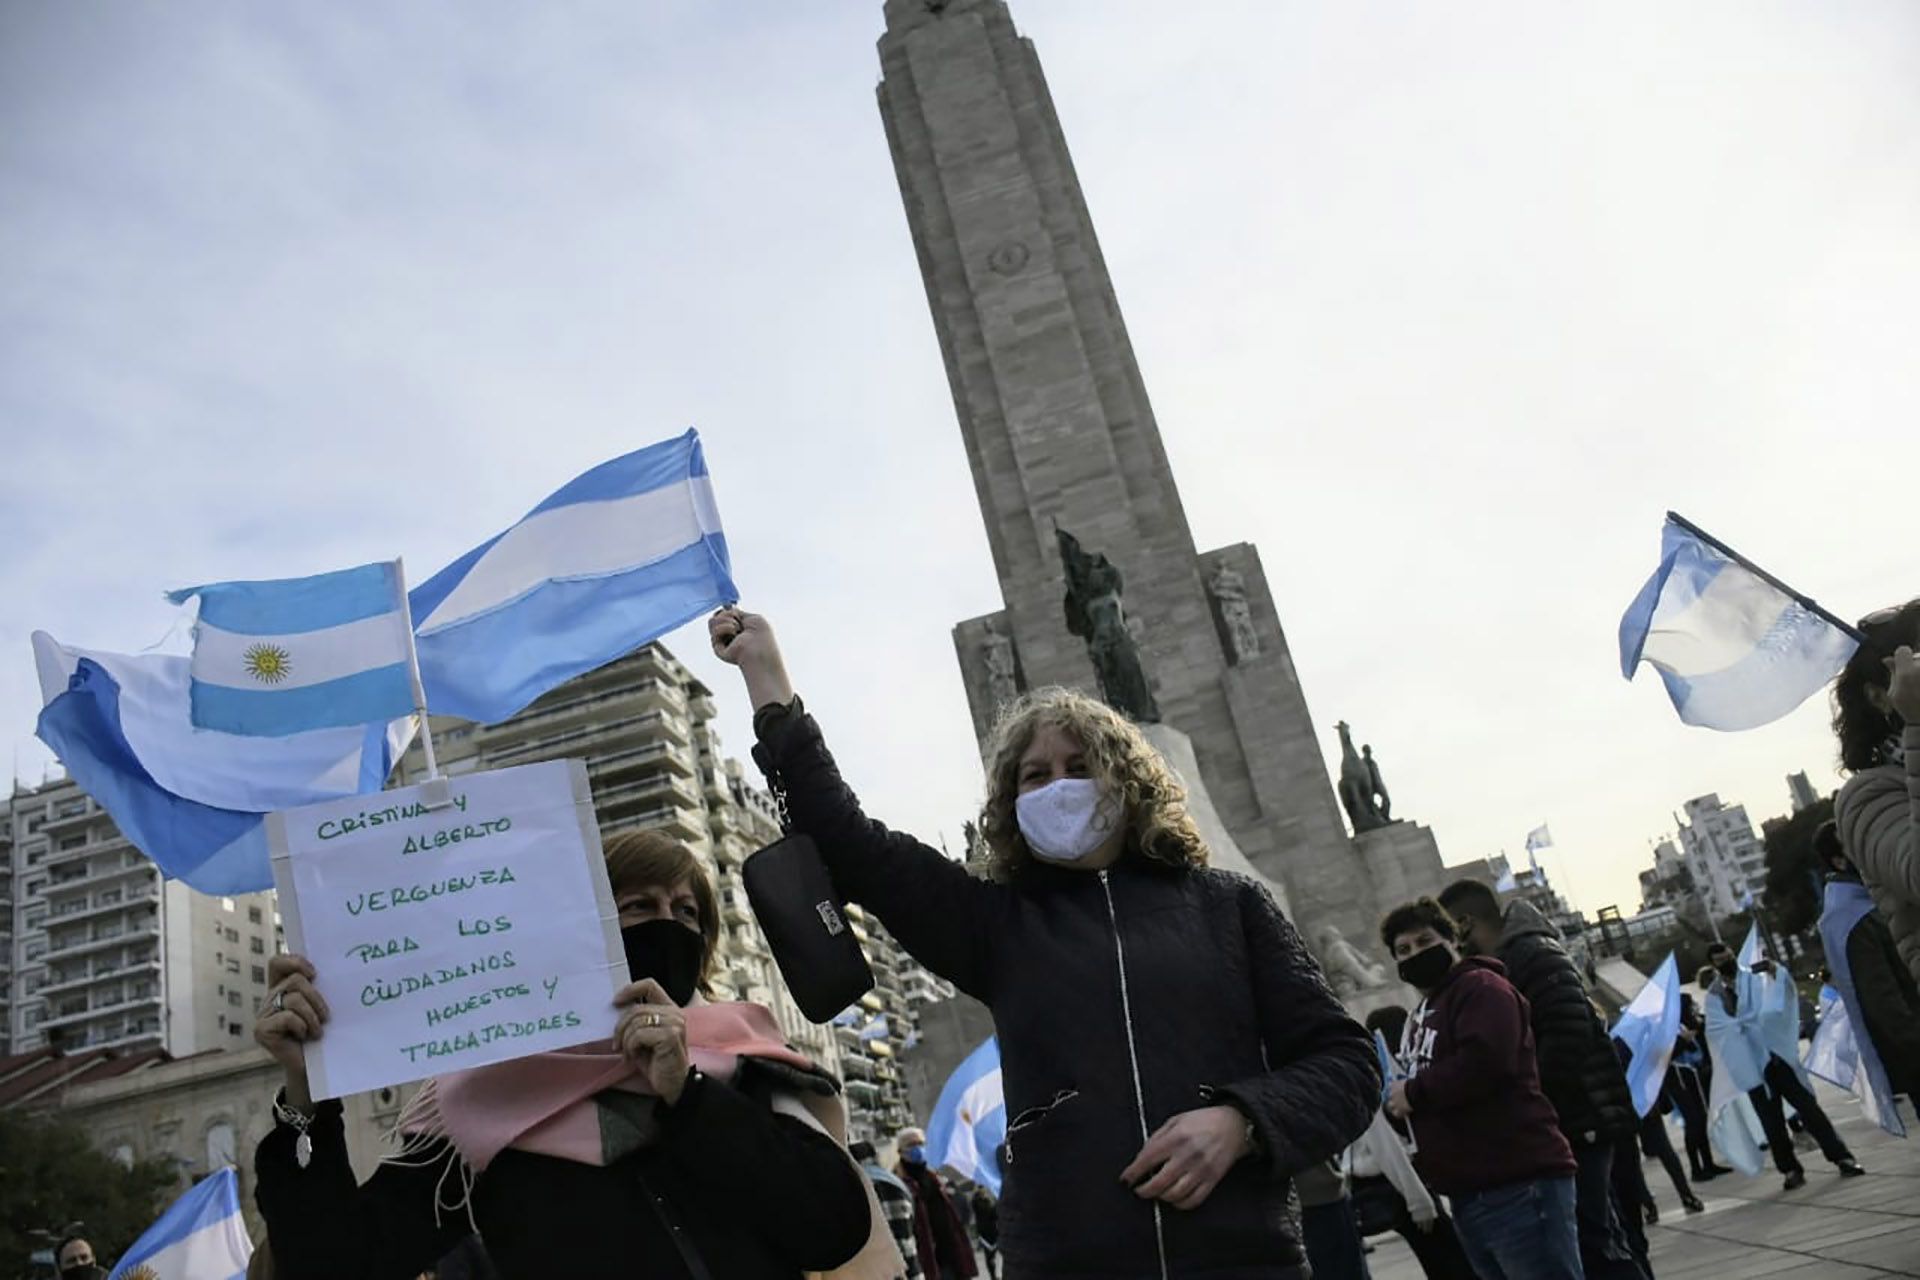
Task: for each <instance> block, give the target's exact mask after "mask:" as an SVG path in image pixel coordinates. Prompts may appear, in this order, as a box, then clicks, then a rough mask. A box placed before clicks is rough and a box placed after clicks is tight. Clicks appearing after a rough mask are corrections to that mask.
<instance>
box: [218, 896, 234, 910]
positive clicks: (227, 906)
mask: <svg viewBox="0 0 1920 1280" xmlns="http://www.w3.org/2000/svg"><path fill="white" fill-rule="evenodd" d="M220 909H221V910H222V911H232V910H233V899H232V898H222V899H220Z"/></svg>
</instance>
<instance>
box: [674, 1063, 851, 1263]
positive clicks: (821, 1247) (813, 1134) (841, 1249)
mask: <svg viewBox="0 0 1920 1280" xmlns="http://www.w3.org/2000/svg"><path fill="white" fill-rule="evenodd" d="M661 1141H662V1143H663V1144H665V1149H666V1151H667V1152H668V1154H669V1156H670V1158H671V1159H672V1160H673V1161H674V1162H675V1163H676V1164H678V1165H679V1166H680V1168H681V1169H682V1170H684V1171H685V1172H686V1174H687V1176H688V1177H689V1178H690V1179H691V1180H693V1181H694V1182H697V1183H699V1184H700V1185H702V1186H704V1187H706V1188H708V1190H709V1191H710V1192H711V1194H712V1197H713V1200H714V1202H715V1203H720V1204H732V1205H736V1206H737V1207H738V1212H739V1214H740V1218H741V1225H742V1227H743V1228H745V1229H747V1230H750V1231H752V1232H754V1233H755V1234H756V1235H758V1236H759V1237H760V1239H761V1240H763V1241H765V1242H766V1243H767V1244H768V1245H769V1246H770V1247H771V1248H772V1249H773V1250H774V1251H775V1252H777V1253H778V1254H779V1255H780V1256H781V1257H782V1258H783V1259H785V1260H786V1261H787V1262H788V1263H789V1264H790V1265H791V1266H792V1267H793V1268H794V1269H795V1270H797V1271H830V1270H832V1269H833V1268H835V1267H837V1266H839V1265H840V1264H841V1263H843V1262H846V1261H848V1260H849V1259H851V1258H852V1257H853V1256H854V1255H855V1254H857V1253H859V1252H860V1250H861V1248H862V1247H863V1246H865V1244H866V1243H867V1237H868V1236H869V1234H870V1233H871V1232H872V1229H873V1218H872V1211H871V1209H870V1208H869V1206H868V1202H867V1188H866V1175H865V1174H864V1173H862V1172H861V1171H860V1170H859V1169H858V1168H857V1167H856V1166H855V1165H854V1163H853V1158H852V1157H851V1156H849V1155H848V1154H847V1153H846V1151H845V1150H844V1149H843V1148H842V1147H841V1146H840V1144H839V1143H837V1142H835V1141H834V1140H833V1139H832V1138H830V1137H828V1136H827V1135H826V1134H824V1133H822V1132H820V1131H819V1130H818V1129H815V1128H813V1127H812V1126H810V1125H808V1124H807V1123H806V1122H805V1121H803V1120H800V1119H798V1118H796V1117H793V1116H784V1115H779V1114H776V1113H775V1112H773V1111H771V1110H769V1109H768V1107H767V1105H766V1103H765V1102H764V1101H760V1100H756V1099H754V1098H750V1097H748V1096H747V1095H746V1094H744V1093H742V1092H741V1091H739V1090H737V1089H732V1088H729V1087H728V1086H726V1085H724V1084H721V1083H719V1082H718V1081H714V1080H710V1079H708V1078H707V1077H705V1076H697V1077H695V1079H694V1080H693V1081H692V1082H691V1083H690V1084H689V1085H688V1086H687V1089H686V1091H685V1092H684V1093H683V1094H682V1095H681V1097H680V1101H679V1102H678V1103H676V1104H675V1105H674V1106H673V1107H672V1108H670V1109H667V1110H665V1111H663V1112H662V1121H661Z"/></svg>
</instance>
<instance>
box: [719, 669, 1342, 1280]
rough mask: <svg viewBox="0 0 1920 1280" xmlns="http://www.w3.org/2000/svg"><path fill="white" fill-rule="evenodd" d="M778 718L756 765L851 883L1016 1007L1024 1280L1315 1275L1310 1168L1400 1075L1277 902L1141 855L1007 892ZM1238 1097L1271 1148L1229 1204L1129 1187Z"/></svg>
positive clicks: (1033, 872) (960, 973)
mask: <svg viewBox="0 0 1920 1280" xmlns="http://www.w3.org/2000/svg"><path fill="white" fill-rule="evenodd" d="M756 727H757V730H758V733H759V736H760V746H759V747H758V748H757V749H756V750H755V753H754V754H755V758H756V759H757V760H759V762H760V764H761V766H762V768H763V769H765V770H766V771H767V773H768V776H769V779H770V780H771V781H773V782H774V783H775V785H776V786H777V787H779V788H781V789H783V790H784V791H785V794H786V797H787V805H788V809H789V812H790V814H791V817H792V821H793V825H794V827H795V828H796V829H798V830H801V831H805V832H807V833H808V834H810V835H812V836H813V837H814V840H815V841H816V843H817V844H818V845H819V847H820V850H821V853H822V854H823V855H824V857H825V858H826V860H827V862H828V865H829V867H830V868H831V870H832V872H833V875H834V878H835V882H836V885H837V887H838V888H839V890H840V891H841V892H842V893H843V894H845V895H846V896H847V897H848V898H849V899H851V900H853V901H856V902H859V903H861V904H863V905H864V906H866V907H868V908H869V909H870V910H872V911H873V912H874V913H875V914H877V915H878V916H879V917H880V919H881V921H882V922H884V923H885V924H886V926H887V928H888V929H889V930H891V931H892V933H893V934H894V936H895V937H897V938H898V939H899V940H900V942H901V943H902V944H903V945H905V947H906V948H907V950H908V951H910V952H912V953H913V955H914V956H915V958H917V959H918V960H919V961H920V962H921V963H922V964H924V965H926V966H927V967H928V968H929V969H932V970H933V971H934V972H935V973H938V974H941V975H942V976H944V977H946V978H948V979H950V980H952V981H953V982H954V983H955V985H957V986H959V987H960V988H961V989H962V990H964V991H966V992H968V993H969V994H972V995H974V996H977V997H979V998H980V999H981V1000H983V1001H985V1002H986V1003H987V1004H988V1005H989V1006H990V1007H991V1008H992V1010H993V1018H994V1026H995V1028H996V1030H997V1031H998V1033H999V1038H1000V1057H1001V1068H1002V1071H1003V1078H1004V1086H1005V1093H1006V1103H1007V1115H1008V1117H1009V1121H1008V1133H1007V1152H1006V1161H1007V1164H1006V1170H1005V1171H1006V1174H1007V1181H1006V1187H1005V1196H1004V1198H1003V1199H1002V1200H1001V1202H1000V1249H1001V1255H1002V1257H1003V1258H1005V1260H1006V1264H1007V1276H1008V1277H1009V1280H1020V1278H1021V1277H1028V1276H1042V1275H1043V1276H1049V1277H1094V1276H1098V1277H1102V1278H1103V1280H1123V1278H1127V1277H1149V1276H1193V1277H1208V1278H1209V1280H1240V1278H1243V1277H1244V1278H1245V1280H1254V1278H1255V1277H1258V1278H1259V1280H1287V1278H1288V1277H1297V1276H1300V1275H1302V1274H1303V1273H1304V1265H1303V1258H1304V1255H1303V1253H1302V1250H1301V1247H1300V1243H1299V1240H1300V1237H1299V1224H1298V1215H1297V1210H1296V1209H1295V1208H1294V1207H1293V1204H1292V1200H1293V1196H1292V1189H1291V1186H1290V1183H1289V1180H1290V1177H1291V1175H1293V1174H1294V1173H1296V1172H1298V1171H1300V1170H1302V1169H1305V1168H1306V1167H1308V1166H1309V1165H1313V1164H1315V1163H1317V1162H1319V1161H1322V1160H1325V1159H1326V1158H1328V1157H1329V1156H1332V1155H1334V1154H1336V1153H1337V1152H1339V1151H1340V1150H1341V1149H1342V1148H1344V1147H1346V1146H1347V1144H1349V1143H1350V1142H1352V1141H1353V1140H1354V1138H1356V1137H1358V1136H1359V1134H1360V1133H1361V1131H1362V1130H1364V1129H1365V1128H1366V1126H1367V1122H1368V1120H1369V1119H1370V1118H1371V1116H1372V1114H1373V1112H1374V1111H1375V1110H1376V1109H1377V1108H1378V1107H1379V1103H1380V1076H1379V1071H1378V1067H1377V1065H1376V1063H1375V1059H1374V1054H1373V1050H1372V1045H1371V1041H1370V1040H1369V1039H1368V1037H1367V1033H1366V1032H1365V1031H1364V1030H1362V1029H1361V1027H1360V1026H1359V1025H1358V1024H1357V1023H1355V1022H1354V1021H1353V1020H1352V1019H1351V1018H1349V1017H1348V1016H1347V1015H1346V1012H1345V1010H1343V1009H1342V1008H1341V1006H1340V1003H1339V1002H1338V1001H1337V1000H1336V999H1335V998H1334V996H1333V993H1332V991H1330V990H1329V989H1328V987H1327V984H1326V982H1325V980H1324V979H1323V978H1322V977H1321V975H1320V970H1319V968H1318V966H1317V965H1316V964H1315V963H1314V961H1313V958H1312V957H1311V956H1310V955H1309V954H1308V953H1307V950H1306V948H1305V947H1304V946H1303V945H1302V944H1301V941H1300V937H1299V934H1298V933H1296V932H1295V931H1294V928H1293V926H1292V925H1291V924H1290V923H1288V921H1287V919H1286V918H1285V917H1284V916H1283V915H1282V914H1281V912H1280V910H1279V908H1278V906H1276V905H1275V903H1274V901H1273V899H1272V897H1271V896H1270V895H1269V894H1268V893H1267V892H1266V891H1265V890H1264V889H1262V888H1261V887H1260V886H1258V885H1256V884H1255V883H1254V882H1252V881H1251V880H1248V879H1245V878H1244V877H1240V876H1235V875H1230V874H1227V873H1225V872H1219V871H1211V870H1176V869H1173V868H1169V867H1162V866H1160V865H1158V864H1155V863H1149V862H1146V861H1144V860H1137V859H1134V860H1123V861H1122V862H1121V863H1120V864H1119V865H1118V866H1116V867H1114V868H1113V869H1112V870H1111V871H1107V872H1100V873H1093V872H1087V871H1073V870H1065V869H1061V868H1057V867H1048V866H1044V865H1035V866H1033V867H1031V868H1029V869H1028V870H1027V871H1025V872H1023V873H1022V875H1021V876H1020V878H1019V881H1018V883H1017V884H1013V885H999V884H989V883H987V882H986V881H982V880H978V879H975V878H974V877H972V876H970V875H968V874H967V872H966V870H965V869H964V868H962V867H961V866H960V865H959V864H957V863H955V862H952V861H949V860H948V859H946V858H944V857H942V856H941V855H940V854H938V853H936V852H935V851H933V850H932V849H929V848H927V847H926V846H925V845H922V844H920V843H918V842H917V841H915V840H913V839H912V838H911V837H908V836H904V835H898V834H895V833H894V832H891V831H889V830H887V828H886V827H884V826H882V825H881V824H880V823H878V822H875V821H872V820H871V819H869V818H867V817H866V816H865V815H864V814H862V813H861V811H860V806H859V803H858V801H857V800H856V799H855V798H854V795H853V793H852V792H851V791H850V790H848V789H847V786H846V784H845V783H844V782H842V781H841V778H840V774H839V772H838V770H837V769H836V768H835V767H834V763H833V758H832V756H831V755H830V754H829V753H828V751H827V748H826V744H825V743H824V742H823V741H822V740H821V737H820V731H819V728H818V726H817V725H815V724H814V722H813V719H812V718H811V717H810V716H807V715H806V714H805V713H804V712H803V711H801V710H799V709H798V708H797V707H795V708H793V709H791V710H789V709H784V708H783V709H777V710H775V711H773V712H771V713H769V712H764V711H763V713H762V714H761V716H760V717H759V718H758V719H757V722H756ZM1214 1102H1224V1103H1230V1104H1232V1105H1234V1106H1237V1107H1239V1108H1240V1109H1241V1110H1243V1111H1244V1112H1245V1113H1246V1114H1247V1115H1248V1116H1249V1117H1251V1118H1252V1120H1253V1123H1254V1126H1255V1129H1256V1132H1257V1133H1258V1136H1259V1146H1260V1153H1259V1154H1258V1155H1257V1156H1255V1157H1253V1158H1250V1159H1247V1160H1243V1161H1242V1162H1241V1163H1240V1164H1239V1165H1237V1166H1235V1167H1234V1168H1233V1169H1231V1170H1230V1171H1229V1172H1228V1174H1227V1175H1226V1177H1225V1178H1224V1179H1223V1180H1222V1181H1221V1183H1220V1184H1219V1186H1218V1187H1217V1188H1216V1189H1215V1190H1214V1192H1213V1194H1212V1196H1211V1197H1209V1198H1208V1200H1207V1201H1206V1203H1205V1204H1203V1205H1201V1206H1200V1207H1199V1208H1198V1209H1195V1210H1192V1211H1190V1212H1182V1211H1180V1210H1176V1209H1172V1208H1168V1207H1164V1206H1160V1205H1157V1204H1156V1203H1154V1202H1149V1201H1144V1200H1141V1199H1140V1198H1139V1197H1137V1196H1136V1195H1134V1193H1133V1192H1132V1190H1130V1189H1129V1188H1128V1187H1126V1186H1123V1185H1122V1184H1121V1182H1120V1173H1121V1170H1123V1169H1124V1168H1125V1167H1126V1166H1127V1165H1128V1164H1129V1163H1130V1162H1131V1161H1132V1160H1133V1158H1134V1156H1135V1155H1137V1154H1138V1153H1139V1151H1140V1148H1141V1146H1142V1145H1143V1144H1144V1142H1145V1141H1146V1138H1147V1135H1148V1134H1150V1133H1152V1132H1153V1131H1155V1130H1157V1129H1158V1128H1159V1127H1160V1126H1161V1125H1162V1124H1164V1123H1166V1121H1168V1120H1169V1119H1171V1118H1172V1117H1173V1116H1175V1115H1178V1114H1180V1113H1181V1112H1184V1111H1191V1110H1194V1109H1196V1108H1200V1107H1204V1106H1207V1105H1210V1103H1214Z"/></svg>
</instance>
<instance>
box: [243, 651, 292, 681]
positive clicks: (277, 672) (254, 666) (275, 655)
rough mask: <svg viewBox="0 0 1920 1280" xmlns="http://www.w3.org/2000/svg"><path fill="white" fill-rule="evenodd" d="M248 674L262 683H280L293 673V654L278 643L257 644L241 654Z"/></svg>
mask: <svg viewBox="0 0 1920 1280" xmlns="http://www.w3.org/2000/svg"><path fill="white" fill-rule="evenodd" d="M241 657H242V658H243V659H244V664H245V666H246V668H247V674H248V675H250V676H252V677H253V678H254V679H255V680H258V681H259V682H260V683H261V684H279V683H280V682H281V681H282V680H285V679H286V678H287V677H288V676H290V675H292V674H293V661H292V659H293V655H292V654H290V653H288V652H287V651H286V650H285V649H282V648H281V647H280V646H279V645H277V644H256V645H252V646H250V647H249V648H248V649H247V651H246V652H245V653H244V654H242V655H241Z"/></svg>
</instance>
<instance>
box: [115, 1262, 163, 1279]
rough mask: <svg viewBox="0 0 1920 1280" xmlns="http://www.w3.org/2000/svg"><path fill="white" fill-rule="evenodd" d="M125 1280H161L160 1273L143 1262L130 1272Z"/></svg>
mask: <svg viewBox="0 0 1920 1280" xmlns="http://www.w3.org/2000/svg"><path fill="white" fill-rule="evenodd" d="M123 1280H160V1273H159V1272H158V1271H155V1270H154V1269H153V1268H152V1267H150V1266H148V1265H147V1264H146V1263H144V1262H142V1263H140V1264H138V1265H137V1266H135V1267H134V1268H133V1269H132V1270H130V1271H128V1272H127V1274H126V1276H125V1277H124V1278H123Z"/></svg>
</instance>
